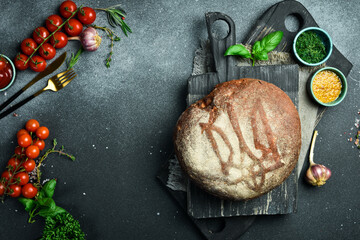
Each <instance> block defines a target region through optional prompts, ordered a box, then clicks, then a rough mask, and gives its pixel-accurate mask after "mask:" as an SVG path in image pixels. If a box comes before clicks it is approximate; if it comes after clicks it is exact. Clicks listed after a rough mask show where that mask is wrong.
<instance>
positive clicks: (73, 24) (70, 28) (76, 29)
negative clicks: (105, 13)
mask: <svg viewBox="0 0 360 240" xmlns="http://www.w3.org/2000/svg"><path fill="white" fill-rule="evenodd" d="M64 29H65V32H66V33H67V34H68V35H69V36H78V35H80V33H81V32H82V30H83V25H82V24H81V22H79V20H76V19H73V18H72V19H70V20H69V21H68V22H67V23H66V24H65V28H64Z"/></svg>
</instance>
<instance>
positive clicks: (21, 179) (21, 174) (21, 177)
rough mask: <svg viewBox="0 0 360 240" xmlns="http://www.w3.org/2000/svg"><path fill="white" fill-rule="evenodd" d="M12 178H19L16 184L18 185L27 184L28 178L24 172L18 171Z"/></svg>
mask: <svg viewBox="0 0 360 240" xmlns="http://www.w3.org/2000/svg"><path fill="white" fill-rule="evenodd" d="M14 178H15V179H18V180H19V183H18V184H19V185H20V186H24V185H25V184H27V183H28V182H29V179H30V177H29V174H27V173H26V172H19V173H17V174H15V176H14Z"/></svg>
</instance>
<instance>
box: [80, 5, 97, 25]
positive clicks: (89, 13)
mask: <svg viewBox="0 0 360 240" xmlns="http://www.w3.org/2000/svg"><path fill="white" fill-rule="evenodd" d="M77 18H78V19H79V20H80V22H82V23H83V24H85V25H88V24H92V23H93V22H94V21H95V19H96V13H95V11H94V9H92V8H90V7H83V8H80V10H79V11H78V14H77Z"/></svg>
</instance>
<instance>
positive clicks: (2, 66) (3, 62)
mask: <svg viewBox="0 0 360 240" xmlns="http://www.w3.org/2000/svg"><path fill="white" fill-rule="evenodd" d="M7 65H8V61H7V60H6V59H5V58H4V57H2V56H1V55H0V71H2V70H4V69H5V68H6V66H7Z"/></svg>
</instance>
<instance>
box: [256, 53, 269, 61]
mask: <svg viewBox="0 0 360 240" xmlns="http://www.w3.org/2000/svg"><path fill="white" fill-rule="evenodd" d="M254 58H255V59H256V60H268V59H269V56H268V55H267V52H266V51H262V52H259V53H256V54H255V55H254Z"/></svg>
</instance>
